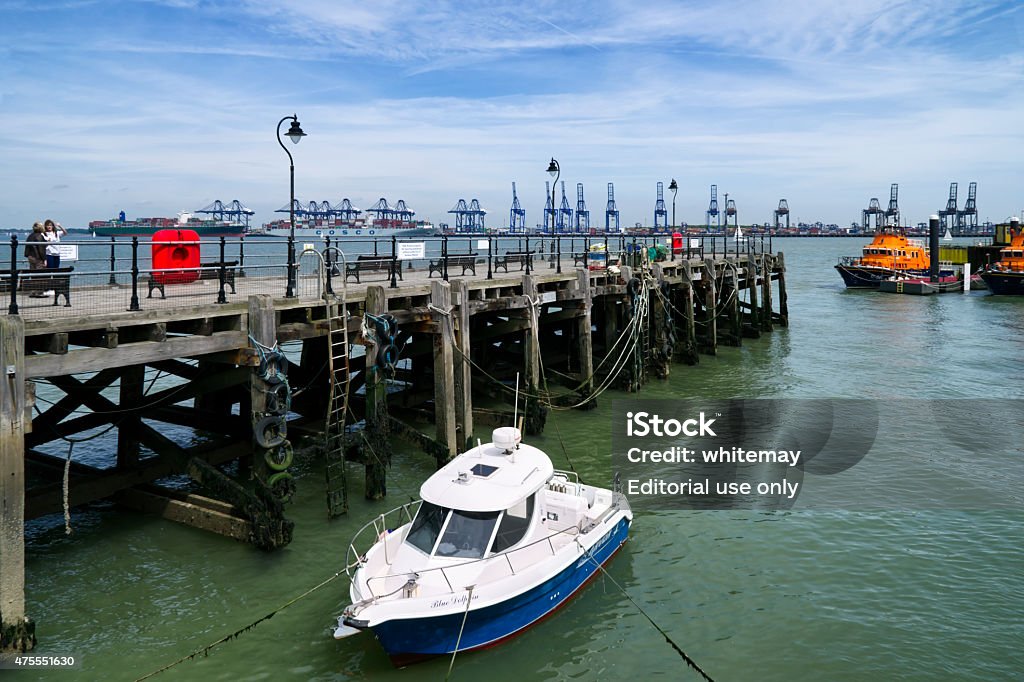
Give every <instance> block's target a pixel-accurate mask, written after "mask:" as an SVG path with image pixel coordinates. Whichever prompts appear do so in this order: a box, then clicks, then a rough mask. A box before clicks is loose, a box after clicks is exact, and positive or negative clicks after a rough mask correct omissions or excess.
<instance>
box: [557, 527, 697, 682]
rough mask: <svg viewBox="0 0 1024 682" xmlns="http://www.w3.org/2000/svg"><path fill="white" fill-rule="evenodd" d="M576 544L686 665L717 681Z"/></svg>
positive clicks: (577, 541) (590, 555)
mask: <svg viewBox="0 0 1024 682" xmlns="http://www.w3.org/2000/svg"><path fill="white" fill-rule="evenodd" d="M576 544H577V545H578V546H579V548H580V549H582V550H583V553H584V554H586V555H587V558H588V559H590V560H591V561H592V562H594V565H595V566H597V567H598V568H599V569H601V572H602V573H603V574H604V577H606V578H608V579H609V580H611V581H612V584H613V585H615V587H617V588H619V592H621V593H622V595H623V596H624V597H625V598H626V599H628V600H629V603H630V604H632V605H633V606H635V607H636V610H637V611H639V612H640V614H641V615H642V616H643V617H644V618H646V619H647V622H648V623H650V624H651V625H652V626H654V629H655V630H657V631H658V632H660V633H661V636H662V637H664V638H665V641H666V642H668V644H669V646H671V647H672V648H673V649H675V650H676V653H677V654H679V657H680V658H682V659H683V660H684V661H685V662H686V665H688V666H690V667H691V668H693V669H694V670H696V671H697V673H698V674H700V676H701V677H703V678H704V679H705V680H707V682H715V681H714V680H713V679H711V676H710V675H708V674H707V673H706V672H704V669H703V668H701V667H700V666H699V665H697V661H695V660H693V659H692V658H690V656H689V655H688V654H687V653H686V652H685V651H683V649H682V647H680V646H679V645H678V644H676V643H675V641H673V639H672V638H671V637H670V636H669V634H668V633H667V632H665V630H664V629H663V628H662V627H661V626H660V625H658V624H657V623H655V622H654V619H653V618H651V617H650V616H649V615H648V614H647V612H646V611H644V609H643V607H642V606H640V605H639V604H637V603H636V601H635V600H634V599H633V598H632V597H631V596H629V593H628V592H626V590H625V589H623V587H622V585H620V584H619V583H618V581H617V580H615V578H613V577H612V575H611V573H609V572H608V571H607V570H606V569H605V567H604V566H602V565H601V564H600V563H599V562H598V561H597V559H595V558H594V555H593V554H591V553H590V550H589V549H587V548H585V547H584V546H583V545H581V544H580V541H579V538H577V539H576Z"/></svg>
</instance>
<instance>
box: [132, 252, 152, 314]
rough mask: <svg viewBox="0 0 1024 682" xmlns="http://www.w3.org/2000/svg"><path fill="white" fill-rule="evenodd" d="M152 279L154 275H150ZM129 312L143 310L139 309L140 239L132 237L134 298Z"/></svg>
mask: <svg viewBox="0 0 1024 682" xmlns="http://www.w3.org/2000/svg"><path fill="white" fill-rule="evenodd" d="M149 276H150V277H152V276H153V273H150V275H149ZM128 310H131V311H136V310H141V308H140V307H139V238H138V237H132V298H131V302H130V303H129V304H128Z"/></svg>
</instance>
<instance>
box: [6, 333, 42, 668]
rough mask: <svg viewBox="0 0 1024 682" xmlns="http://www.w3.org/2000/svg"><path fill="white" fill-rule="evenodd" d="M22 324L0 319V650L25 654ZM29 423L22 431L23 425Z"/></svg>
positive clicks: (28, 637)
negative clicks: (0, 373)
mask: <svg viewBox="0 0 1024 682" xmlns="http://www.w3.org/2000/svg"><path fill="white" fill-rule="evenodd" d="M24 349H25V323H24V322H23V321H22V319H21V318H20V317H18V316H17V315H10V316H5V317H0V369H2V370H3V372H4V378H3V380H2V382H0V651H28V650H29V649H32V648H33V647H34V646H35V644H36V637H35V623H33V622H32V621H30V620H29V619H28V618H27V617H26V616H25V433H26V431H27V430H31V420H30V418H29V417H28V415H27V414H26V402H25V400H26V398H25V350H24ZM26 420H29V427H28V429H26V425H25V422H26Z"/></svg>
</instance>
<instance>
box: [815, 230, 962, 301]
mask: <svg viewBox="0 0 1024 682" xmlns="http://www.w3.org/2000/svg"><path fill="white" fill-rule="evenodd" d="M929 264H930V260H929V253H928V249H926V248H925V245H924V242H923V241H922V240H920V239H908V238H907V236H906V235H905V234H903V232H902V230H900V229H899V228H896V227H886V228H883V229H882V230H881V231H880V232H878V233H877V234H876V235H875V238H874V239H873V240H872V241H871V243H870V244H868V245H866V246H864V248H863V253H862V254H861V255H860V256H843V257H842V258H840V259H839V263H838V264H837V265H836V266H835V267H836V270H838V271H839V274H840V276H841V277H842V278H843V282H844V283H845V284H846V286H847V288H850V289H877V288H878V286H879V284H880V283H881V282H882V281H883V280H887V279H890V278H893V277H924V276H926V275H928V267H929ZM952 274H953V269H952V268H950V267H944V268H941V269H940V272H939V275H940V276H941V277H948V276H950V275H952Z"/></svg>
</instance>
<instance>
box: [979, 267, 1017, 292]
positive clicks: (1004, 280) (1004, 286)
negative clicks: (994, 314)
mask: <svg viewBox="0 0 1024 682" xmlns="http://www.w3.org/2000/svg"><path fill="white" fill-rule="evenodd" d="M981 279H982V281H984V282H985V284H986V286H988V288H989V291H991V292H992V293H993V294H996V295H999V296H1024V272H997V271H993V270H989V271H986V272H982V273H981Z"/></svg>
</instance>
